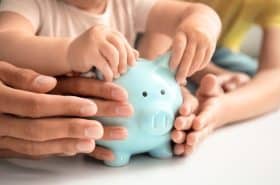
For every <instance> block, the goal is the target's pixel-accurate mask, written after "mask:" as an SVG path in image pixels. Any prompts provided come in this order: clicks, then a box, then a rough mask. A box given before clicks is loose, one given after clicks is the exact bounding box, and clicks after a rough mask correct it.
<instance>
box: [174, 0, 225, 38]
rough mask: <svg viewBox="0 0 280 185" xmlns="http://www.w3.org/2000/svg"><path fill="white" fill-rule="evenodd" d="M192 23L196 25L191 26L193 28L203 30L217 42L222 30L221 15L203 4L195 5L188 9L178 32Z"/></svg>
mask: <svg viewBox="0 0 280 185" xmlns="http://www.w3.org/2000/svg"><path fill="white" fill-rule="evenodd" d="M190 23H194V25H193V24H192V25H190V26H191V27H197V28H199V29H203V30H204V31H206V32H208V33H210V34H211V36H212V38H215V39H216V40H217V39H218V37H219V35H220V33H221V30H222V22H221V19H220V17H219V15H218V14H217V13H216V12H215V11H214V10H213V9H212V8H210V7H208V6H207V5H204V4H202V3H194V4H193V5H192V6H189V7H188V8H186V10H185V11H184V14H183V15H182V17H181V20H180V21H179V24H178V27H177V28H178V29H177V30H180V27H181V25H188V24H190Z"/></svg>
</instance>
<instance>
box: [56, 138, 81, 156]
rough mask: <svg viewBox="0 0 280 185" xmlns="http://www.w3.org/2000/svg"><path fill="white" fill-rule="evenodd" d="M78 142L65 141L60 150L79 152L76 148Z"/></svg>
mask: <svg viewBox="0 0 280 185" xmlns="http://www.w3.org/2000/svg"><path fill="white" fill-rule="evenodd" d="M76 144H77V142H74V141H65V142H64V143H63V144H62V145H61V146H60V150H61V152H63V153H73V154H75V153H77V152H78V151H77V149H76V147H75V146H76Z"/></svg>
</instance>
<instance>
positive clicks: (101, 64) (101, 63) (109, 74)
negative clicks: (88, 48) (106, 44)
mask: <svg viewBox="0 0 280 185" xmlns="http://www.w3.org/2000/svg"><path fill="white" fill-rule="evenodd" d="M96 60H97V61H98V62H97V63H96V66H95V67H96V68H97V69H98V70H99V71H100V72H101V74H102V75H103V77H104V79H105V81H109V82H110V81H112V80H113V76H114V74H113V71H112V69H111V67H110V66H109V64H108V63H107V61H106V60H105V59H104V58H102V57H100V59H98V58H97V59H96Z"/></svg>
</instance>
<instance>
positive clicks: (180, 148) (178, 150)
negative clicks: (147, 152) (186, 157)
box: [173, 144, 185, 156]
mask: <svg viewBox="0 0 280 185" xmlns="http://www.w3.org/2000/svg"><path fill="white" fill-rule="evenodd" d="M173 152H174V154H175V155H178V156H179V155H183V154H184V153H185V145H184V144H176V145H175V146H174V149H173Z"/></svg>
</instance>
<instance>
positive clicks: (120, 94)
mask: <svg viewBox="0 0 280 185" xmlns="http://www.w3.org/2000/svg"><path fill="white" fill-rule="evenodd" d="M111 95H112V97H113V98H114V99H116V100H126V99H127V94H125V93H124V92H123V91H121V90H120V89H114V90H112V92H111Z"/></svg>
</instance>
